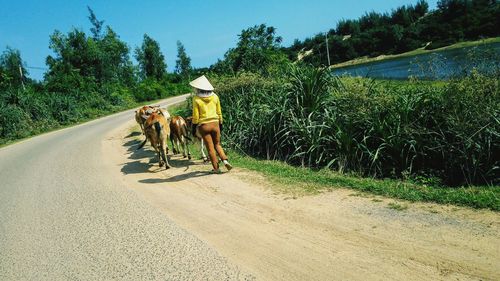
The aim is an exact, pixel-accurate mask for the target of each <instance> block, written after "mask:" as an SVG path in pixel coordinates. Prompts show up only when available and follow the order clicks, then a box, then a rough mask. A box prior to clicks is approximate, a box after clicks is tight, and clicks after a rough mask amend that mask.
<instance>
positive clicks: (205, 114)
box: [189, 75, 233, 174]
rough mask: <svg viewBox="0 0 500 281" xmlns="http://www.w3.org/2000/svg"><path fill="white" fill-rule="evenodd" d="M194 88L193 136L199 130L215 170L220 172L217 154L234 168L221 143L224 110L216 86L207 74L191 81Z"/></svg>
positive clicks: (228, 168)
mask: <svg viewBox="0 0 500 281" xmlns="http://www.w3.org/2000/svg"><path fill="white" fill-rule="evenodd" d="M189 85H191V87H193V88H194V92H195V96H194V98H193V126H192V128H191V130H192V132H193V136H194V135H196V130H199V132H200V134H201V137H202V138H203V141H204V142H205V145H206V146H207V149H208V154H209V156H210V161H211V162H212V166H213V172H214V173H217V174H220V173H221V171H220V169H219V161H218V159H217V155H216V151H217V154H219V157H220V159H221V160H222V162H223V163H224V166H226V169H227V170H228V171H229V170H231V169H232V168H233V166H231V164H229V161H228V159H227V156H226V154H225V153H224V150H223V149H222V146H221V144H220V133H221V131H222V110H221V105H220V101H219V97H218V96H217V95H216V94H215V93H214V92H213V91H214V87H213V86H212V84H210V82H209V81H208V79H207V78H206V77H205V75H203V76H201V77H198V78H196V79H195V80H193V81H191V83H189Z"/></svg>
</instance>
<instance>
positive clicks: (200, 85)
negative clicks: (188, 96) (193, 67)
mask: <svg viewBox="0 0 500 281" xmlns="http://www.w3.org/2000/svg"><path fill="white" fill-rule="evenodd" d="M189 85H191V87H194V88H196V89H200V90H203V91H213V90H214V86H212V84H210V82H209V81H208V79H207V77H205V75H202V76H200V77H198V78H196V79H194V80H193V81H191V82H190V83H189Z"/></svg>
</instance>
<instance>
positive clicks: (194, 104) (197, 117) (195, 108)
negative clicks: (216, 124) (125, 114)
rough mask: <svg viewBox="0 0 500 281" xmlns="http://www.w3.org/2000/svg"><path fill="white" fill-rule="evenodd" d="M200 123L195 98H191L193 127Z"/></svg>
mask: <svg viewBox="0 0 500 281" xmlns="http://www.w3.org/2000/svg"><path fill="white" fill-rule="evenodd" d="M199 121H200V112H199V110H198V104H196V97H194V98H193V125H198V122H199Z"/></svg>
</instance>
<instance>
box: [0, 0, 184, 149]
mask: <svg viewBox="0 0 500 281" xmlns="http://www.w3.org/2000/svg"><path fill="white" fill-rule="evenodd" d="M89 20H90V22H91V23H92V28H91V30H90V31H91V32H90V34H87V33H86V32H84V31H82V30H79V29H76V28H75V29H73V30H71V31H69V32H68V33H67V34H63V33H61V32H60V31H58V30H56V31H54V33H53V34H52V35H51V36H50V43H49V47H50V49H51V50H52V52H53V55H50V56H48V57H47V59H46V64H47V72H46V73H45V77H44V79H43V80H42V81H35V80H32V79H30V78H29V72H28V67H29V66H27V65H26V64H25V63H24V62H23V60H22V58H21V54H20V52H19V51H18V50H15V49H12V48H9V47H7V48H6V50H5V51H4V52H3V53H2V54H1V56H0V144H1V143H5V142H7V141H9V140H13V139H18V138H22V137H26V136H30V135H33V134H37V133H40V132H44V131H47V130H50V129H54V128H58V127H60V126H63V125H68V124H74V123H77V122H80V121H84V120H89V119H92V118H96V117H98V116H102V115H104V114H109V113H112V112H115V111H119V110H122V109H125V108H130V107H131V106H134V105H136V104H137V103H138V102H144V101H148V100H155V99H161V98H165V97H168V96H172V95H175V94H179V93H186V92H188V91H189V87H188V86H187V83H186V82H187V80H188V79H189V76H190V73H191V66H190V59H189V57H188V56H187V55H186V53H185V49H184V46H183V45H182V43H180V42H177V46H178V52H179V54H178V60H177V64H176V71H175V73H167V72H166V69H167V65H166V63H165V58H164V56H163V54H162V53H161V51H160V46H159V44H158V42H157V41H155V40H154V39H152V38H151V37H149V36H148V35H146V34H145V35H144V41H143V43H142V45H141V46H139V47H137V48H136V49H135V50H134V55H135V58H136V59H137V61H138V65H133V64H132V61H131V60H130V52H131V48H130V47H129V46H127V44H126V43H125V42H123V41H122V40H120V38H119V36H118V35H117V34H116V33H115V31H114V30H113V29H112V28H111V27H110V26H104V21H102V20H98V19H97V17H96V16H95V14H94V12H93V11H92V10H91V9H90V8H89Z"/></svg>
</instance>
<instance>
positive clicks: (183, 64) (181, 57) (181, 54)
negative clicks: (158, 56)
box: [175, 41, 192, 78]
mask: <svg viewBox="0 0 500 281" xmlns="http://www.w3.org/2000/svg"><path fill="white" fill-rule="evenodd" d="M191 70H192V69H191V58H190V57H188V55H187V54H186V49H185V48H184V45H183V44H182V43H181V41H177V60H176V61H175V72H176V73H179V74H180V75H181V76H182V77H183V78H189V75H190V73H191Z"/></svg>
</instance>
